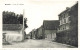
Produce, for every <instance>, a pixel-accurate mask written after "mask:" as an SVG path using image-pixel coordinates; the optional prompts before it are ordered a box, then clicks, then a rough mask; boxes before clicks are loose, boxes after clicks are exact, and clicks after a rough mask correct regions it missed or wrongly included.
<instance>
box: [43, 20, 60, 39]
mask: <svg viewBox="0 0 80 50" xmlns="http://www.w3.org/2000/svg"><path fill="white" fill-rule="evenodd" d="M58 25H59V22H58V20H44V21H43V28H44V34H45V38H46V39H48V40H54V39H55V38H56V32H57V27H58Z"/></svg>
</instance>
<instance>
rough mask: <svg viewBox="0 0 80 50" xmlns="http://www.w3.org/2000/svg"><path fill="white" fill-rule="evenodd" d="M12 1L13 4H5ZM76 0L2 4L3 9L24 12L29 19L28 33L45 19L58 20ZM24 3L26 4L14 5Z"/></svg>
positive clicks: (22, 2)
mask: <svg viewBox="0 0 80 50" xmlns="http://www.w3.org/2000/svg"><path fill="white" fill-rule="evenodd" d="M5 3H7V4H8V3H10V4H12V5H4V4H5ZM75 3H76V1H46V0H44V1H36V0H33V1H32V0H30V1H23V0H21V1H20V2H19V1H16V2H13V1H12V2H7V1H4V2H3V3H2V4H3V6H2V8H3V9H2V10H7V11H13V12H15V13H18V14H23V9H24V17H26V18H27V19H28V21H27V24H28V28H27V29H26V30H25V31H26V33H27V34H28V33H29V32H30V31H31V30H32V29H34V28H35V29H36V28H38V27H40V26H41V25H42V24H43V20H58V15H59V14H60V13H61V12H62V11H64V10H66V7H71V6H73V5H74V4H75ZM13 4H24V5H13Z"/></svg>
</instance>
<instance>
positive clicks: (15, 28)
mask: <svg viewBox="0 0 80 50" xmlns="http://www.w3.org/2000/svg"><path fill="white" fill-rule="evenodd" d="M23 33H24V29H23V25H22V24H3V35H4V36H3V38H5V40H6V41H8V42H18V41H22V40H24V34H23Z"/></svg>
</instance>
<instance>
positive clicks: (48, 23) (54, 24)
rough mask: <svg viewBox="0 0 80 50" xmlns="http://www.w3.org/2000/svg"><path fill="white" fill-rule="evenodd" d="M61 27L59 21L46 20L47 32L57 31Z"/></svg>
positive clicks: (44, 25)
mask: <svg viewBox="0 0 80 50" xmlns="http://www.w3.org/2000/svg"><path fill="white" fill-rule="evenodd" d="M58 25H59V21H58V20H44V21H43V28H44V29H46V30H56V29H57V27H58Z"/></svg>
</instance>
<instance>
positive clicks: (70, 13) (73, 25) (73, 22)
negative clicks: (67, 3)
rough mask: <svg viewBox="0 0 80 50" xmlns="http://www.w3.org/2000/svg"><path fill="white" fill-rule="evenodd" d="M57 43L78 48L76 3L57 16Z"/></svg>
mask: <svg viewBox="0 0 80 50" xmlns="http://www.w3.org/2000/svg"><path fill="white" fill-rule="evenodd" d="M59 22H60V24H59V28H58V31H57V41H58V42H61V43H66V44H70V45H74V46H78V3H77V4H75V5H74V6H72V7H71V8H68V7H67V8H66V10H65V11H63V12H62V13H60V14H59Z"/></svg>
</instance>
